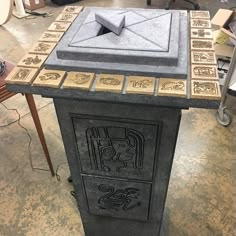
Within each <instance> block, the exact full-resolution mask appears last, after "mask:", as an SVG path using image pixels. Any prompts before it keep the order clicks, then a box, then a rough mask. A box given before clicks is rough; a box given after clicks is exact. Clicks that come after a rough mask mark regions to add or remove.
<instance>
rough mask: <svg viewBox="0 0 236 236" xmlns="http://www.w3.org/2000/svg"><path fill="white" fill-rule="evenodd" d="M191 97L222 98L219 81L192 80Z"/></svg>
mask: <svg viewBox="0 0 236 236" xmlns="http://www.w3.org/2000/svg"><path fill="white" fill-rule="evenodd" d="M191 98H199V99H212V100H220V98H221V92H220V86H219V82H218V81H207V80H192V81H191Z"/></svg>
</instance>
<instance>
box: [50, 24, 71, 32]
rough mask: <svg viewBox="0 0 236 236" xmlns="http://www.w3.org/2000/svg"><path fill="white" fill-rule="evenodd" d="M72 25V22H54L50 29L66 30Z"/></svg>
mask: <svg viewBox="0 0 236 236" xmlns="http://www.w3.org/2000/svg"><path fill="white" fill-rule="evenodd" d="M70 26H71V22H53V23H52V24H51V25H50V26H49V27H48V31H56V32H65V31H67V30H68V29H69V27H70Z"/></svg>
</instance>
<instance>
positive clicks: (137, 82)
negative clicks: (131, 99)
mask: <svg viewBox="0 0 236 236" xmlns="http://www.w3.org/2000/svg"><path fill="white" fill-rule="evenodd" d="M155 81H156V78H155V77H144V76H129V77H128V78H127V88H126V93H135V94H146V95H153V94H154V89H155Z"/></svg>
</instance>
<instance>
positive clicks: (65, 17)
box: [55, 13, 77, 22]
mask: <svg viewBox="0 0 236 236" xmlns="http://www.w3.org/2000/svg"><path fill="white" fill-rule="evenodd" d="M76 17H77V14H68V13H66V14H60V15H59V16H58V17H57V18H56V20H55V21H63V22H73V21H74V20H75V18H76Z"/></svg>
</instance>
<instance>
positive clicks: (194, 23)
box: [191, 19, 211, 28]
mask: <svg viewBox="0 0 236 236" xmlns="http://www.w3.org/2000/svg"><path fill="white" fill-rule="evenodd" d="M191 27H192V28H211V22H210V20H202V19H191Z"/></svg>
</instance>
